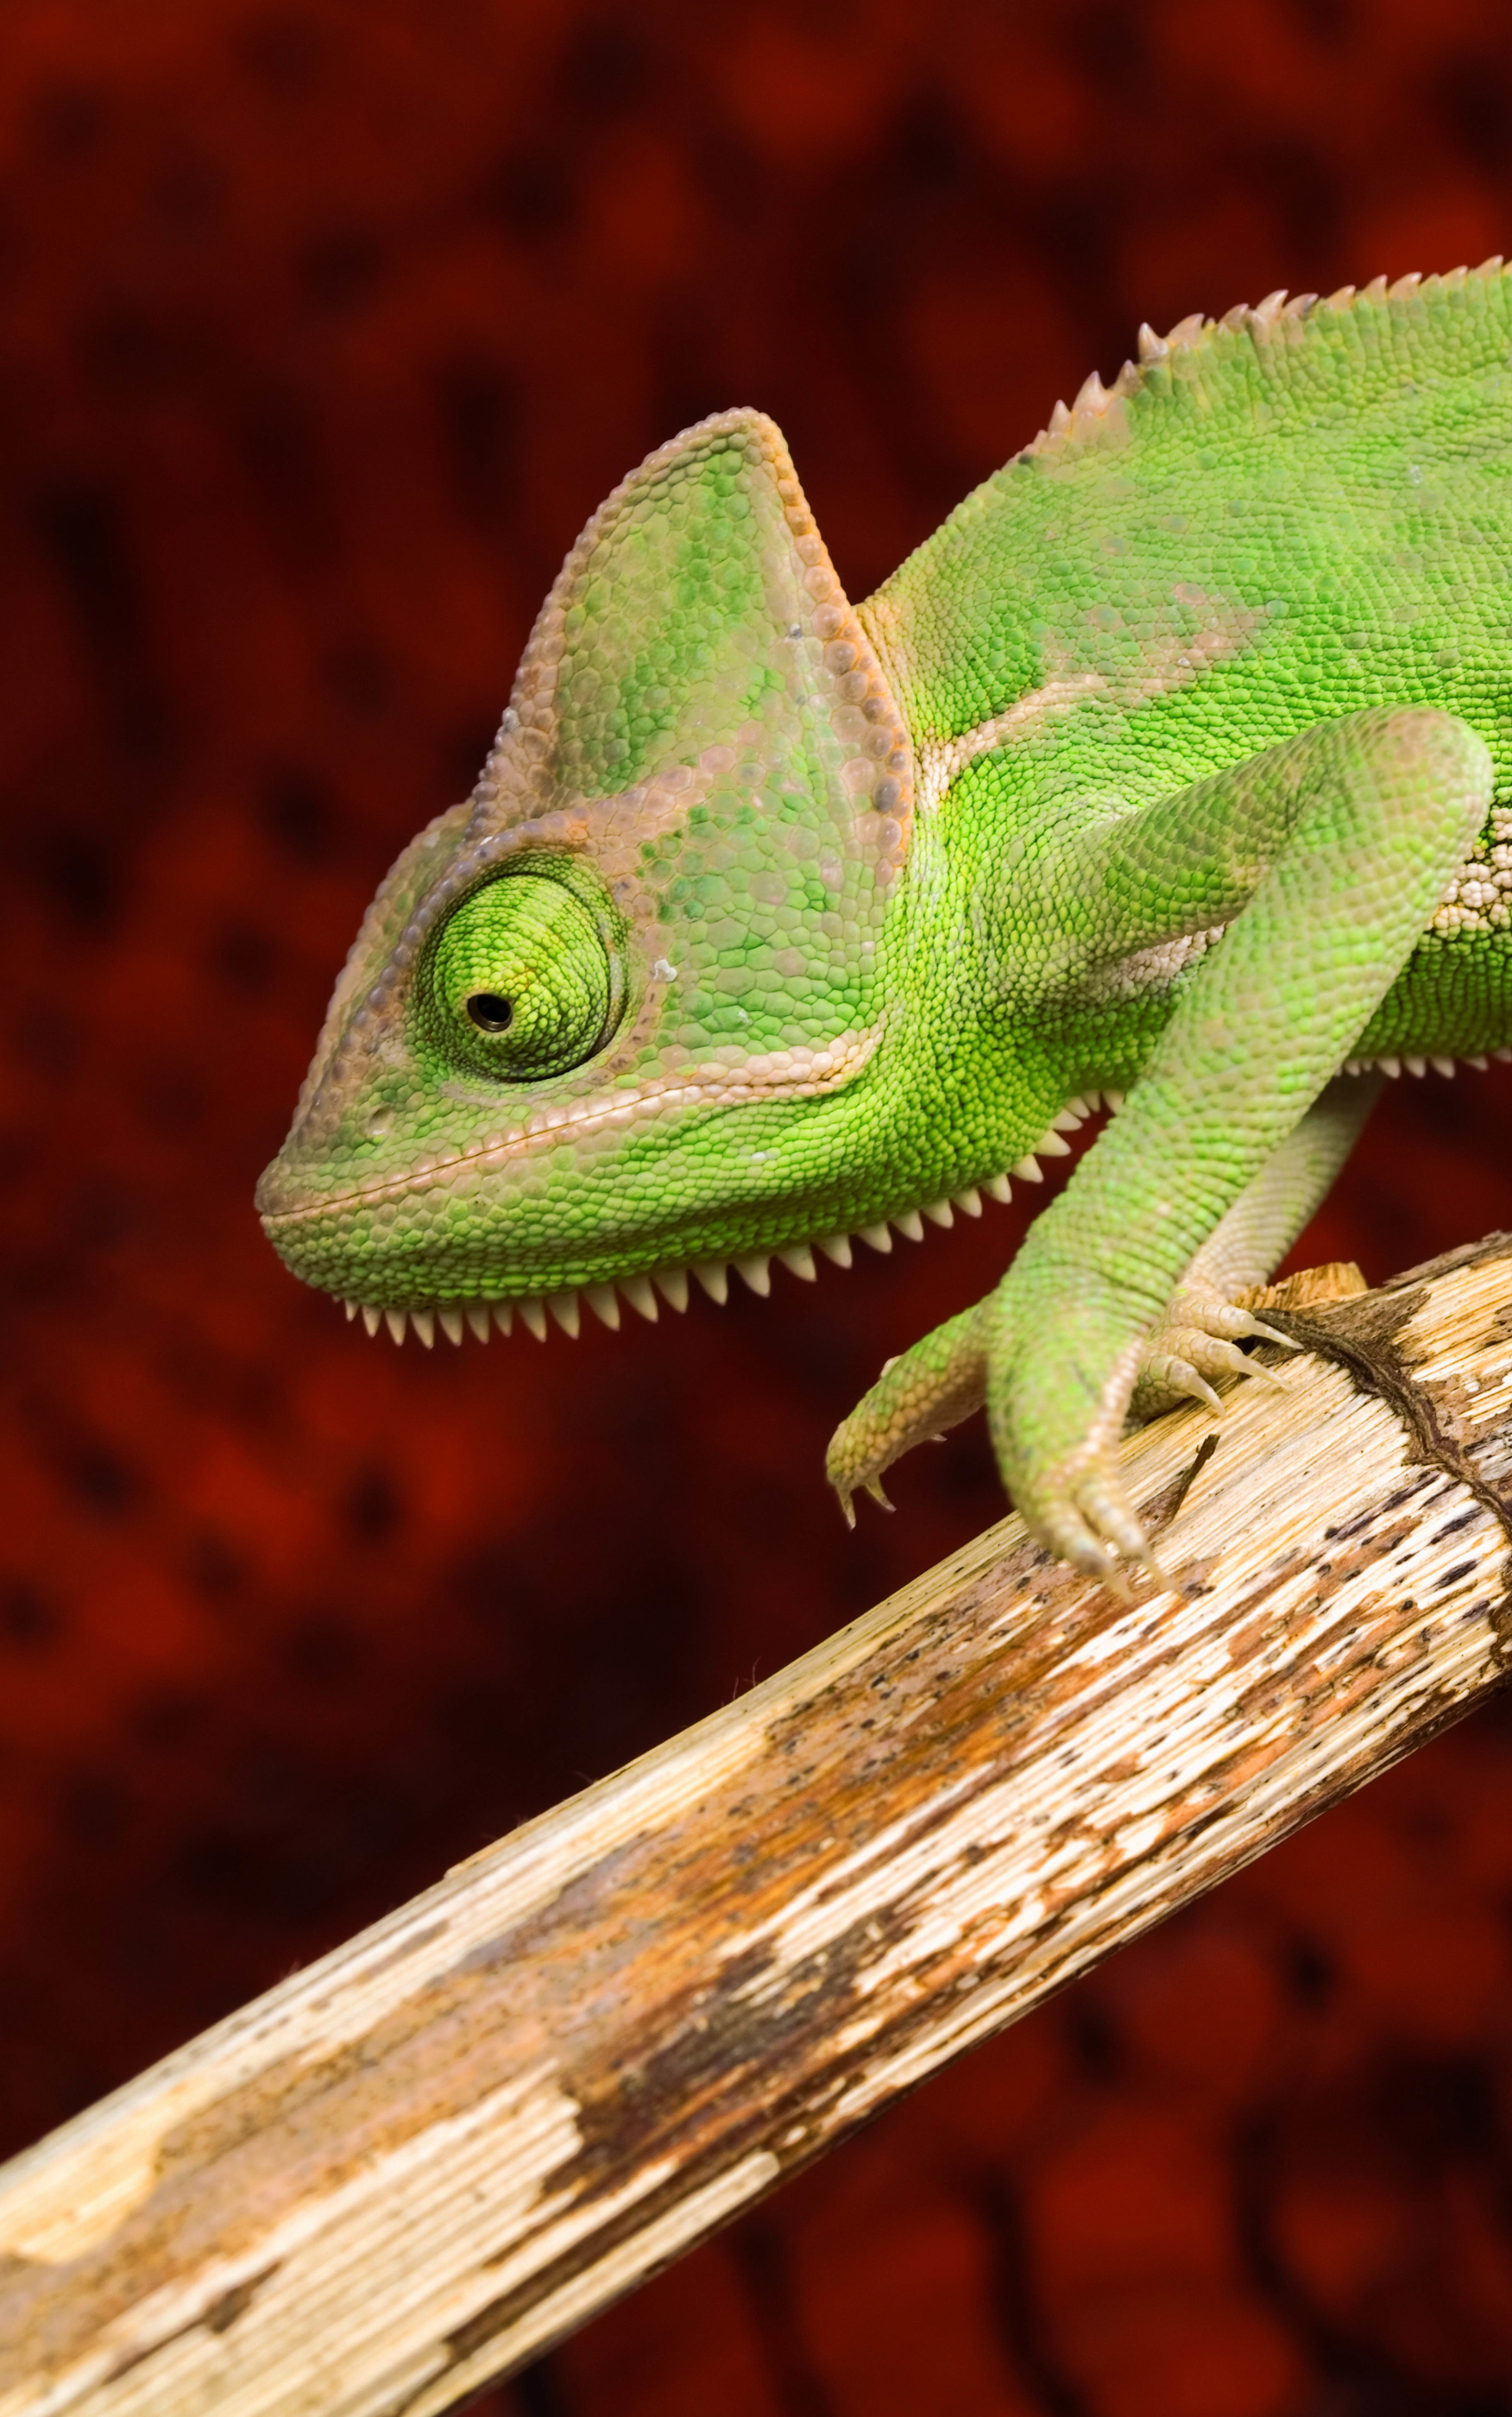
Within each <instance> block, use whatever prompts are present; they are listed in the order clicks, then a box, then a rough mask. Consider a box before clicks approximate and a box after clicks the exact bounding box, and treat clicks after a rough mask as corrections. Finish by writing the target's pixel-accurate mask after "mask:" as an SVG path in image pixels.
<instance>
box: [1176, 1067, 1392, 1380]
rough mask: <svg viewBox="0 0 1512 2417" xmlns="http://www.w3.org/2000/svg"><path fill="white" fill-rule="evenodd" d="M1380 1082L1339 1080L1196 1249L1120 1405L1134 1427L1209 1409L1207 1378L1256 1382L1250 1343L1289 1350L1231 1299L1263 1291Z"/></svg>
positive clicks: (1367, 1077)
mask: <svg viewBox="0 0 1512 2417" xmlns="http://www.w3.org/2000/svg"><path fill="white" fill-rule="evenodd" d="M1383 1080H1384V1078H1383V1076H1382V1075H1380V1074H1360V1075H1353V1076H1351V1075H1342V1074H1341V1075H1339V1076H1338V1078H1337V1080H1335V1081H1334V1082H1332V1083H1330V1084H1328V1085H1327V1087H1325V1088H1324V1089H1323V1091H1322V1092H1321V1093H1320V1094H1319V1096H1318V1098H1317V1099H1316V1100H1314V1102H1313V1103H1312V1105H1311V1107H1310V1108H1309V1109H1308V1113H1307V1115H1306V1116H1305V1117H1303V1118H1302V1119H1301V1121H1300V1122H1299V1123H1298V1124H1295V1125H1293V1128H1292V1131H1291V1132H1289V1133H1288V1134H1287V1137H1286V1139H1285V1141H1283V1142H1282V1144H1281V1146H1280V1148H1278V1149H1277V1150H1275V1151H1273V1152H1272V1154H1271V1156H1270V1157H1269V1158H1268V1159H1267V1160H1266V1162H1265V1163H1264V1165H1263V1167H1262V1168H1261V1170H1260V1173H1259V1174H1258V1175H1257V1176H1256V1177H1255V1178H1254V1179H1253V1181H1252V1182H1250V1183H1247V1184H1246V1186H1245V1188H1244V1190H1243V1191H1242V1192H1241V1193H1240V1194H1239V1197H1238V1199H1237V1200H1236V1201H1235V1202H1234V1204H1233V1206H1232V1208H1230V1209H1227V1210H1226V1211H1225V1213H1224V1214H1223V1216H1221V1217H1220V1218H1219V1219H1218V1222H1217V1224H1216V1225H1215V1227H1214V1228H1213V1231H1212V1233H1211V1234H1210V1235H1209V1236H1208V1238H1207V1240H1206V1241H1205V1242H1204V1243H1203V1244H1202V1249H1201V1250H1200V1251H1199V1252H1198V1254H1197V1256H1196V1257H1195V1258H1194V1259H1193V1260H1192V1262H1191V1265H1190V1266H1189V1267H1188V1268H1187V1269H1186V1271H1185V1273H1184V1274H1183V1276H1182V1279H1181V1282H1180V1283H1179V1284H1178V1285H1177V1286H1176V1289H1175V1291H1174V1292H1173V1293H1172V1296H1171V1299H1170V1300H1169V1301H1168V1302H1167V1303H1166V1306H1165V1309H1164V1311H1163V1312H1162V1313H1161V1315H1160V1318H1159V1321H1158V1323H1157V1325H1156V1327H1155V1329H1154V1330H1153V1331H1152V1332H1151V1333H1150V1334H1148V1335H1146V1337H1145V1338H1144V1343H1143V1346H1142V1351H1141V1354H1140V1366H1139V1374H1138V1375H1137V1376H1136V1377H1135V1379H1134V1389H1133V1392H1132V1394H1131V1396H1130V1400H1129V1414H1130V1416H1131V1417H1133V1418H1135V1419H1141V1420H1142V1419H1152V1418H1155V1417H1157V1415H1158V1414H1159V1412H1160V1411H1162V1410H1168V1409H1171V1408H1172V1406H1174V1404H1175V1403H1177V1402H1179V1401H1181V1400H1182V1399H1183V1398H1184V1397H1188V1398H1190V1399H1191V1400H1193V1401H1199V1402H1203V1403H1205V1404H1206V1405H1207V1406H1208V1408H1209V1409H1213V1410H1216V1409H1217V1407H1218V1406H1219V1405H1218V1397H1217V1394H1216V1393H1215V1392H1214V1391H1213V1385H1214V1381H1215V1379H1217V1378H1221V1377H1223V1376H1255V1375H1256V1374H1263V1373H1265V1372H1264V1370H1263V1364H1262V1363H1261V1362H1259V1361H1254V1360H1249V1359H1247V1358H1246V1357H1245V1354H1244V1353H1243V1352H1242V1351H1241V1350H1240V1349H1239V1347H1238V1346H1239V1344H1240V1342H1241V1341H1242V1340H1244V1339H1246V1338H1247V1337H1249V1336H1252V1335H1257V1334H1263V1335H1267V1336H1269V1338H1270V1339H1271V1340H1272V1341H1273V1342H1278V1343H1282V1344H1285V1345H1286V1347H1287V1348H1288V1349H1291V1347H1292V1345H1290V1343H1289V1342H1288V1341H1287V1338H1286V1336H1285V1335H1282V1334H1277V1333H1274V1332H1273V1330H1271V1329H1270V1328H1268V1327H1266V1326H1264V1325H1263V1323H1262V1322H1261V1320H1259V1319H1258V1318H1256V1317H1254V1316H1252V1315H1250V1313H1249V1312H1248V1311H1247V1310H1246V1309H1241V1308H1238V1307H1236V1306H1235V1296H1236V1295H1237V1294H1239V1293H1243V1292H1247V1291H1248V1290H1249V1289H1250V1287H1251V1286H1252V1285H1263V1284H1265V1283H1266V1282H1268V1280H1269V1278H1270V1276H1271V1273H1272V1271H1273V1269H1275V1268H1276V1267H1277V1266H1278V1263H1279V1262H1280V1260H1282V1259H1283V1258H1284V1257H1285V1256H1286V1254H1287V1252H1288V1251H1289V1250H1290V1249H1291V1247H1292V1245H1293V1242H1294V1241H1295V1240H1296V1238H1297V1236H1298V1235H1299V1234H1300V1233H1301V1231H1302V1228H1303V1227H1304V1225H1306V1224H1307V1223H1308V1218H1309V1217H1310V1216H1311V1215H1312V1213H1313V1210H1314V1209H1315V1208H1318V1206H1319V1205H1320V1203H1321V1202H1322V1201H1323V1198H1324V1197H1325V1195H1326V1194H1327V1193H1328V1191H1329V1190H1330V1188H1331V1186H1332V1184H1333V1180H1334V1178H1335V1176H1336V1175H1338V1171H1339V1169H1340V1167H1341V1166H1342V1165H1343V1163H1344V1161H1345V1160H1346V1158H1348V1156H1349V1154H1350V1151H1351V1150H1352V1149H1353V1147H1354V1144H1355V1142H1356V1141H1357V1140H1358V1139H1359V1136H1360V1133H1361V1132H1362V1131H1363V1129H1364V1126H1365V1122H1366V1118H1367V1117H1368V1116H1369V1113H1370V1110H1371V1109H1372V1108H1373V1107H1374V1105H1375V1103H1376V1102H1377V1100H1378V1099H1379V1098H1380V1096H1381V1091H1382V1087H1383Z"/></svg>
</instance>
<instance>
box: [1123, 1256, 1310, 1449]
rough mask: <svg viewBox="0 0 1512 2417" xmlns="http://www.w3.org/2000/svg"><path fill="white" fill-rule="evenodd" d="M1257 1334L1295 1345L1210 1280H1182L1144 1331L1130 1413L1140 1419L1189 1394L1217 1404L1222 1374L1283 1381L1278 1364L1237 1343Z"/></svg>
mask: <svg viewBox="0 0 1512 2417" xmlns="http://www.w3.org/2000/svg"><path fill="white" fill-rule="evenodd" d="M1257 1337H1258V1338H1259V1339H1260V1340H1262V1341H1263V1342H1266V1343H1279V1344H1280V1345H1282V1347H1283V1349H1285V1350H1287V1351H1291V1350H1293V1349H1294V1348H1295V1347H1296V1346H1295V1345H1293V1343H1292V1341H1291V1340H1290V1338H1289V1337H1288V1336H1287V1335H1284V1334H1280V1333H1278V1331H1277V1330H1276V1328H1275V1327H1274V1326H1267V1325H1266V1324H1265V1323H1264V1321H1263V1319H1262V1318H1259V1317H1256V1316H1255V1315H1253V1313H1252V1312H1251V1311H1249V1310H1247V1309H1239V1308H1236V1307H1235V1306H1234V1304H1233V1303H1232V1301H1228V1300H1224V1299H1223V1297H1222V1295H1221V1294H1220V1293H1218V1292H1217V1291H1215V1290H1214V1289H1213V1288H1212V1286H1210V1285H1203V1284H1187V1285H1180V1286H1179V1287H1178V1289H1177V1290H1176V1291H1175V1292H1174V1293H1173V1294H1172V1297H1171V1301H1170V1304H1169V1306H1168V1307H1167V1309H1166V1313H1165V1315H1164V1316H1163V1317H1162V1318H1161V1319H1160V1321H1159V1323H1158V1325H1157V1326H1156V1327H1155V1328H1154V1330H1152V1332H1151V1333H1150V1334H1148V1335H1147V1336H1146V1337H1145V1340H1144V1344H1143V1346H1142V1350H1141V1353H1140V1360H1139V1370H1138V1374H1137V1375H1136V1376H1135V1379H1134V1391H1133V1394H1132V1396H1131V1398H1130V1402H1129V1416H1130V1418H1131V1419H1133V1420H1135V1421H1138V1422H1140V1423H1142V1422H1143V1421H1144V1420H1146V1419H1153V1418H1157V1417H1158V1416H1159V1414H1160V1412H1161V1411H1162V1410H1169V1409H1173V1408H1174V1406H1175V1405H1176V1404H1177V1403H1178V1402H1181V1401H1187V1400H1190V1401H1194V1402H1202V1403H1203V1404H1204V1405H1205V1406H1206V1407H1207V1408H1208V1409H1210V1410H1216V1409H1217V1408H1218V1406H1219V1403H1218V1397H1217V1393H1216V1392H1215V1391H1214V1390H1213V1384H1214V1379H1215V1378H1217V1377H1220V1376H1259V1377H1261V1378H1262V1379H1263V1381H1264V1382H1265V1383H1266V1384H1270V1385H1280V1383H1281V1379H1280V1378H1279V1377H1278V1376H1277V1374H1276V1372H1275V1370H1274V1369H1271V1368H1267V1367H1266V1365H1265V1363H1264V1361H1263V1360H1252V1359H1250V1358H1249V1356H1248V1355H1247V1353H1246V1352H1243V1351H1241V1350H1240V1349H1239V1347H1238V1345H1239V1344H1240V1342H1241V1341H1244V1342H1249V1341H1253V1340H1254V1339H1256V1338H1257ZM1283 1391H1284V1388H1283Z"/></svg>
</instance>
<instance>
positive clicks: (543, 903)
mask: <svg viewBox="0 0 1512 2417" xmlns="http://www.w3.org/2000/svg"><path fill="white" fill-rule="evenodd" d="M582 889H583V885H582V883H581V882H580V881H579V880H578V879H577V878H575V877H565V876H564V874H563V873H562V872H561V870H559V869H558V868H557V867H555V866H554V865H553V866H551V867H548V866H546V865H542V867H541V868H540V870H538V871H536V870H530V871H525V870H522V871H521V872H519V873H511V874H501V875H499V876H498V877H496V878H495V879H494V880H492V881H490V882H487V883H485V884H484V886H483V888H482V889H475V890H473V891H472V892H471V893H470V895H469V896H467V897H466V898H463V899H462V900H461V903H460V904H458V905H457V906H455V907H454V908H453V909H452V912H451V913H450V915H449V916H448V917H447V918H446V921H445V922H444V923H443V924H442V925H441V926H440V928H439V929H438V931H437V932H436V934H435V935H434V937H433V939H432V941H431V948H430V950H429V954H428V959H427V963H426V966H425V969H424V972H423V973H422V976H421V980H420V983H419V998H418V1004H419V1007H420V1022H421V1026H422V1028H423V1029H424V1031H425V1033H426V1034H427V1036H428V1038H429V1039H430V1040H431V1041H432V1042H434V1043H435V1044H436V1045H437V1046H439V1048H440V1049H441V1051H442V1052H443V1054H444V1055H445V1056H446V1057H447V1058H448V1059H450V1060H451V1062H452V1063H453V1064H454V1065H457V1066H460V1067H465V1068H466V1069H467V1070H468V1071H469V1072H474V1073H479V1074H491V1075H492V1076H493V1077H494V1079H495V1080H496V1081H498V1082H503V1083H529V1082H535V1081H537V1080H539V1079H540V1078H541V1077H543V1076H545V1075H548V1074H563V1073H566V1072H567V1069H568V1068H569V1067H572V1066H581V1065H582V1061H583V1059H584V1058H585V1057H591V1056H594V1054H595V1053H596V1051H597V1050H599V1049H601V1048H602V1047H603V1045H604V1042H605V1041H607V1040H608V1039H609V1038H610V1036H611V1034H612V1031H613V1029H614V1026H615V1025H616V1024H617V1023H618V1021H619V1014H620V1006H621V989H622V984H621V980H620V975H619V967H618V964H617V962H616V955H615V952H614V950H612V948H611V946H610V937H609V934H608V932H607V931H606V929H605V918H604V916H603V915H602V914H600V913H598V912H597V911H596V904H597V902H596V901H595V900H594V899H593V898H592V897H591V896H587V895H584V894H582Z"/></svg>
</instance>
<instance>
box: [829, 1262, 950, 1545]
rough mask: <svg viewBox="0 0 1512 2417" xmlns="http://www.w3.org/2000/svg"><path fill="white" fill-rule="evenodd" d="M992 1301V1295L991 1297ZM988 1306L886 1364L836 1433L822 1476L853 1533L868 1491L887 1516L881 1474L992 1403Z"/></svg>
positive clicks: (940, 1327) (926, 1336) (931, 1335)
mask: <svg viewBox="0 0 1512 2417" xmlns="http://www.w3.org/2000/svg"><path fill="white" fill-rule="evenodd" d="M989 1298H990V1296H989ZM987 1307H988V1302H987V1301H978V1302H977V1303H976V1305H975V1308H974V1309H968V1310H964V1311H962V1313H961V1315H960V1316H959V1317H952V1318H950V1319H948V1320H947V1322H946V1323H945V1325H944V1326H937V1327H936V1328H935V1330H934V1331H933V1333H932V1334H926V1335H925V1336H924V1337H923V1339H922V1341H920V1342H918V1343H915V1344H914V1345H912V1346H911V1348H910V1349H909V1350H907V1351H904V1352H902V1353H901V1354H900V1357H899V1358H898V1359H896V1360H889V1361H888V1362H887V1365H886V1367H885V1369H884V1370H883V1372H882V1375H881V1376H879V1377H878V1379H877V1381H876V1383H875V1384H874V1385H873V1386H872V1388H871V1391H869V1393H867V1394H865V1395H864V1396H863V1398H862V1399H861V1400H860V1401H859V1402H858V1403H857V1404H856V1406H855V1407H854V1410H853V1411H852V1412H851V1415H850V1417H849V1418H848V1419H846V1420H845V1421H844V1422H843V1424H842V1425H840V1426H839V1427H837V1428H836V1430H835V1433H834V1435H833V1437H831V1438H830V1446H829V1451H828V1452H827V1453H826V1454H825V1458H824V1473H825V1475H826V1476H827V1477H828V1479H829V1482H830V1483H831V1485H833V1487H834V1488H835V1491H836V1493H837V1494H838V1495H839V1498H840V1509H841V1510H842V1511H843V1512H844V1513H845V1516H846V1519H847V1521H848V1523H849V1524H850V1526H852V1527H853V1528H854V1525H855V1513H854V1508H853V1505H852V1497H854V1494H855V1492H856V1490H857V1488H858V1487H859V1488H861V1489H864V1491H865V1492H866V1493H868V1494H869V1495H870V1496H871V1497H872V1498H873V1500H874V1501H877V1502H880V1503H882V1504H883V1506H884V1508H885V1509H886V1510H889V1511H890V1510H891V1508H892V1505H891V1503H890V1502H889V1501H888V1500H887V1497H886V1495H885V1493H884V1492H883V1490H882V1476H883V1471H884V1469H886V1468H890V1467H892V1464H893V1462H894V1461H895V1460H901V1458H902V1456H903V1454H904V1452H912V1451H913V1449H914V1446H915V1444H916V1443H928V1442H930V1441H931V1440H932V1439H933V1438H934V1437H938V1436H940V1435H941V1433H942V1431H943V1430H944V1429H945V1427H953V1426H957V1425H959V1424H960V1421H961V1420H962V1419H967V1418H970V1416H971V1414H972V1412H973V1410H979V1409H980V1408H981V1406H982V1404H983V1402H984V1401H985V1400H986V1398H987V1352H986V1346H985V1344H984V1341H983V1337H982V1327H983V1318H984V1313H985V1311H986V1309H987Z"/></svg>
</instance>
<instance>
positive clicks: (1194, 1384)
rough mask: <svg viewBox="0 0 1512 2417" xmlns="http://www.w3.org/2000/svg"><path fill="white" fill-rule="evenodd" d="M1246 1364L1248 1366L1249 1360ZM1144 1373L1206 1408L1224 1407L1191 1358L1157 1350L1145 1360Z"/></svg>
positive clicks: (1153, 1380) (1154, 1382)
mask: <svg viewBox="0 0 1512 2417" xmlns="http://www.w3.org/2000/svg"><path fill="white" fill-rule="evenodd" d="M1240 1356H1241V1357H1242V1356H1243V1355H1242V1354H1241V1355H1240ZM1245 1364H1246V1366H1247V1365H1248V1362H1247V1361H1246V1362H1245ZM1142 1373H1143V1375H1144V1376H1145V1378H1146V1379H1147V1381H1148V1382H1149V1383H1151V1384H1154V1385H1163V1386H1165V1388H1166V1390H1167V1391H1169V1392H1172V1393H1181V1394H1184V1395H1185V1396H1186V1398H1187V1400H1188V1401H1192V1402H1201V1403H1202V1407H1203V1408H1204V1409H1207V1410H1220V1409H1221V1408H1222V1407H1223V1405H1222V1403H1221V1402H1220V1401H1219V1400H1218V1397H1217V1393H1215V1391H1213V1388H1212V1386H1211V1385H1210V1384H1209V1383H1208V1381H1207V1378H1206V1377H1205V1376H1203V1375H1202V1371H1201V1370H1200V1369H1199V1368H1197V1367H1196V1366H1194V1364H1193V1362H1192V1361H1190V1360H1184V1359H1182V1358H1180V1357H1179V1356H1178V1355H1176V1354H1174V1353H1172V1352H1168V1351H1161V1352H1157V1353H1156V1354H1155V1355H1154V1356H1153V1357H1152V1358H1151V1359H1149V1360H1147V1361H1145V1363H1144V1368H1143V1372H1142Z"/></svg>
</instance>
